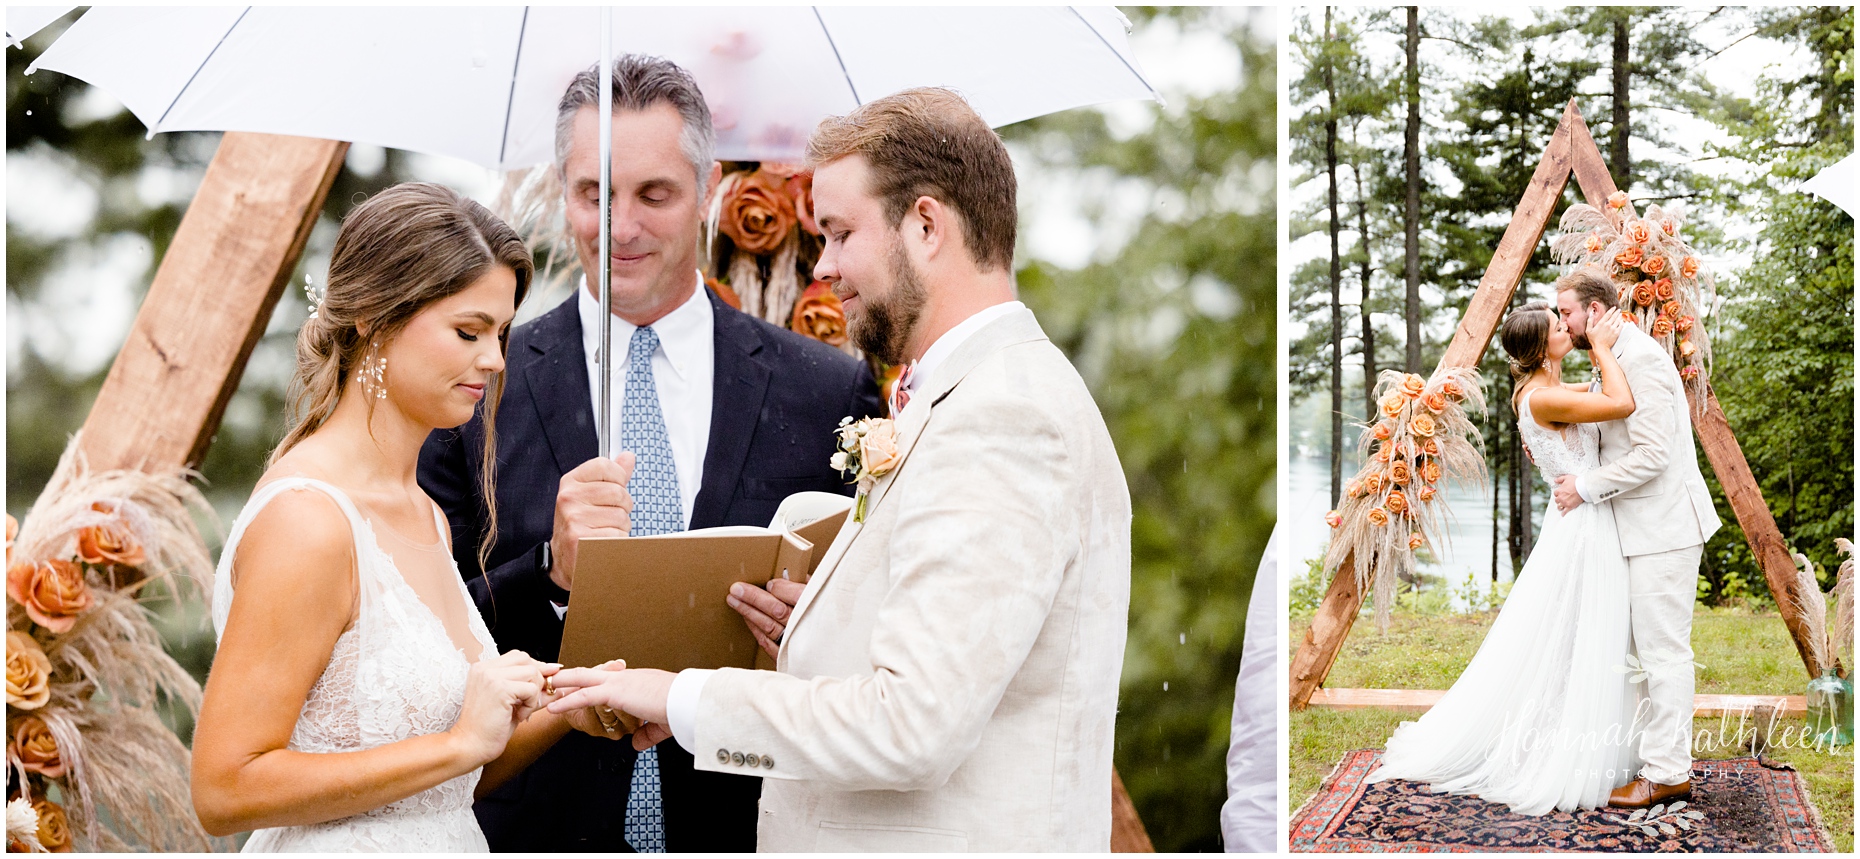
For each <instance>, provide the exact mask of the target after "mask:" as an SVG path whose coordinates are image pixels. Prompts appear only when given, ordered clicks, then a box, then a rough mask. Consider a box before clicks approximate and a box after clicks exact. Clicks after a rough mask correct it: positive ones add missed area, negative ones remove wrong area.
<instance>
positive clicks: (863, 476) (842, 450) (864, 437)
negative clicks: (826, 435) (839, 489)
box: [829, 416, 898, 522]
mask: <svg viewBox="0 0 1860 859" xmlns="http://www.w3.org/2000/svg"><path fill="white" fill-rule="evenodd" d="M837 432H838V439H839V440H838V443H837V444H835V445H834V447H835V451H834V454H833V458H832V459H831V460H829V464H830V465H832V466H833V468H834V470H836V471H839V472H841V473H843V474H845V475H846V479H847V482H848V483H857V484H859V498H858V500H857V501H855V502H854V506H853V521H854V522H864V521H865V499H866V496H867V495H870V494H871V492H872V487H873V486H876V485H877V484H878V479H879V478H881V477H884V476H885V475H887V474H890V473H891V470H892V469H893V468H896V467H897V466H898V430H897V427H896V426H895V425H894V424H893V423H892V422H891V419H890V418H865V419H863V420H859V421H854V420H853V419H852V418H851V417H850V416H848V417H844V418H841V419H840V428H839V430H838V431H837Z"/></svg>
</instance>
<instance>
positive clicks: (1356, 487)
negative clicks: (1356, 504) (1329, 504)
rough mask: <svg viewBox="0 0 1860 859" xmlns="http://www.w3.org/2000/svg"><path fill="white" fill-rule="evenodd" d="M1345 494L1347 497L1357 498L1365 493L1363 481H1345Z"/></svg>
mask: <svg viewBox="0 0 1860 859" xmlns="http://www.w3.org/2000/svg"><path fill="white" fill-rule="evenodd" d="M1343 494H1344V497H1346V498H1355V497H1356V496H1358V495H1361V494H1363V482H1362V481H1360V480H1352V481H1350V482H1349V483H1345V484H1344V485H1343ZM1332 512H1335V511H1332Z"/></svg>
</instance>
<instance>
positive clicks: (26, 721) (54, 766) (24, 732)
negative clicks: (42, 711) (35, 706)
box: [10, 716, 65, 778]
mask: <svg viewBox="0 0 1860 859" xmlns="http://www.w3.org/2000/svg"><path fill="white" fill-rule="evenodd" d="M12 740H13V741H12V743H10V745H11V746H12V747H13V754H14V755H15V756H17V757H18V758H19V763H20V766H23V767H25V768H26V771H27V772H34V773H38V774H39V775H42V776H45V777H46V778H58V777H59V776H62V775H64V774H65V761H64V758H62V757H60V756H59V754H58V740H56V739H54V738H53V737H52V729H51V728H48V727H46V726H45V720H44V719H41V718H39V717H38V716H27V717H25V718H23V719H20V720H19V721H18V722H17V723H15V724H14V727H13V737H12Z"/></svg>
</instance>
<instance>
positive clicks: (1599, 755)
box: [1369, 392, 1641, 815]
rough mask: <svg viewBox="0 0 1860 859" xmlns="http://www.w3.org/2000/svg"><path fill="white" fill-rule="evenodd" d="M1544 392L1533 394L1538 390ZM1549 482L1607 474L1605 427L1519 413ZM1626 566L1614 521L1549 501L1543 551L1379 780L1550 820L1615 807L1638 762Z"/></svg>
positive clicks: (1601, 508) (1393, 741)
mask: <svg viewBox="0 0 1860 859" xmlns="http://www.w3.org/2000/svg"><path fill="white" fill-rule="evenodd" d="M1533 393H1535V392H1533ZM1518 431H1519V433H1520V434H1521V435H1522V436H1523V438H1524V442H1525V444H1526V445H1528V446H1529V447H1530V450H1531V453H1532V455H1533V456H1534V457H1535V459H1536V462H1537V467H1538V469H1539V470H1540V471H1541V472H1542V473H1543V476H1544V480H1545V481H1546V482H1548V483H1549V484H1550V485H1552V486H1555V485H1556V478H1557V477H1558V476H1560V475H1563V474H1581V473H1582V472H1584V471H1588V470H1589V469H1592V468H1595V467H1596V466H1597V465H1598V464H1599V456H1598V453H1597V451H1598V447H1599V441H1600V437H1601V433H1600V430H1599V428H1597V427H1596V426H1594V425H1592V424H1576V425H1572V426H1571V427H1570V428H1569V429H1568V430H1566V431H1565V432H1562V433H1559V432H1556V431H1554V430H1549V429H1545V428H1544V427H1542V426H1540V425H1538V423H1537V421H1535V420H1534V419H1532V418H1531V411H1530V397H1529V395H1526V397H1525V399H1524V401H1523V402H1522V403H1521V404H1520V405H1519V408H1518ZM1629 646H1630V645H1629V634H1628V567H1627V561H1626V559H1625V558H1623V557H1622V554H1621V543H1620V534H1619V532H1618V531H1617V530H1616V526H1615V519H1614V511H1613V510H1612V509H1611V508H1609V507H1608V506H1607V505H1595V504H1583V505H1581V506H1579V507H1577V508H1576V509H1575V510H1573V511H1571V512H1570V514H1569V515H1568V516H1562V515H1559V514H1558V512H1557V509H1556V505H1555V504H1554V503H1552V504H1549V505H1546V510H1545V512H1544V523H1543V530H1542V532H1541V533H1540V534H1539V535H1538V538H1537V546H1536V548H1535V549H1534V550H1533V551H1532V552H1531V556H1530V558H1529V559H1527V560H1526V561H1525V563H1524V569H1523V570H1522V571H1521V572H1519V573H1518V578H1517V582H1516V584H1515V585H1514V586H1513V587H1512V589H1511V594H1510V596H1509V597H1507V598H1506V600H1505V605H1504V608H1503V609H1501V610H1500V611H1499V613H1498V617H1497V618H1496V619H1495V620H1494V621H1493V622H1492V628H1491V630H1490V631H1489V632H1487V633H1486V638H1485V641H1484V642H1483V643H1481V644H1480V645H1479V652H1478V653H1477V654H1475V655H1474V656H1473V659H1472V662H1471V664H1469V665H1467V667H1466V670H1465V672H1464V673H1462V674H1461V675H1460V676H1459V679H1458V680H1455V681H1454V683H1453V688H1451V689H1449V690H1447V693H1446V695H1445V696H1443V697H1442V698H1441V699H1440V703H1438V704H1436V705H1434V707H1433V709H1431V710H1429V711H1427V713H1426V714H1425V715H1423V716H1422V717H1421V719H1420V721H1417V722H1403V723H1402V724H1401V726H1400V727H1398V728H1396V729H1395V733H1394V736H1391V737H1390V738H1389V741H1388V745H1387V751H1386V752H1385V753H1384V754H1383V756H1382V766H1381V767H1380V768H1378V769H1377V770H1376V771H1375V773H1374V774H1372V775H1371V776H1370V777H1369V782H1370V783H1375V782H1380V781H1386V780H1389V779H1407V780H1410V781H1417V782H1424V783H1426V784H1428V785H1429V786H1430V787H1431V788H1432V789H1433V790H1434V791H1437V792H1450V793H1456V794H1471V795H1475V796H1478V797H1479V798H1481V799H1484V800H1487V801H1489V802H1499V803H1504V804H1506V805H1509V806H1510V807H1511V810H1512V811H1514V812H1516V813H1518V814H1526V815H1541V814H1545V813H1547V812H1549V811H1550V810H1552V809H1557V810H1561V811H1571V810H1574V809H1577V808H1596V807H1600V806H1603V805H1606V804H1607V803H1608V794H1609V792H1610V791H1611V790H1613V789H1614V788H1616V787H1619V786H1621V785H1623V784H1626V783H1627V781H1628V780H1629V779H1631V778H1633V776H1634V774H1635V773H1636V772H1637V771H1638V770H1639V769H1640V766H1641V761H1640V760H1639V759H1638V755H1637V754H1636V752H1635V748H1634V744H1633V743H1631V742H1629V738H1630V735H1631V733H1632V728H1633V718H1634V710H1635V704H1636V697H1637V696H1636V694H1635V693H1634V691H1633V689H1632V687H1631V684H1630V678H1629V673H1628V672H1627V671H1626V669H1627V667H1628V664H1629V663H1628V656H1629V653H1630V651H1629Z"/></svg>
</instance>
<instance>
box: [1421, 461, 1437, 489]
mask: <svg viewBox="0 0 1860 859" xmlns="http://www.w3.org/2000/svg"><path fill="white" fill-rule="evenodd" d="M1421 479H1422V480H1425V481H1427V482H1428V483H1439V482H1440V462H1439V461H1438V460H1433V459H1430V460H1428V461H1427V464H1426V465H1423V466H1421Z"/></svg>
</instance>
